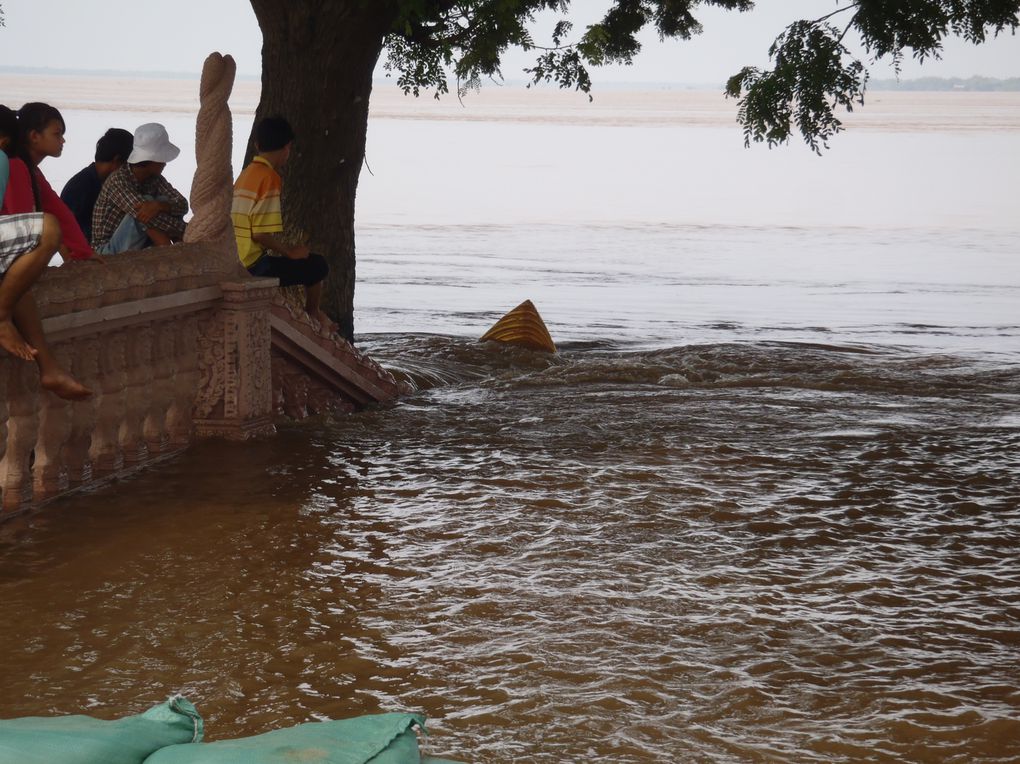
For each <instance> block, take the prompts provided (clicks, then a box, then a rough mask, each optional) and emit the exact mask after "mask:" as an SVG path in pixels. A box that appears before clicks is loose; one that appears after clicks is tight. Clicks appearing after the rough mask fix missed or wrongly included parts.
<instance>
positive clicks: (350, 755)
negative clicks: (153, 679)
mask: <svg viewBox="0 0 1020 764" xmlns="http://www.w3.org/2000/svg"><path fill="white" fill-rule="evenodd" d="M415 726H418V727H421V728H422V729H424V728H425V719H424V717H422V716H419V715H418V714H401V713H391V714H378V715H375V716H359V717H355V718H353V719H338V720H335V721H328V722H308V723H307V724H298V725H297V726H295V727H289V728H287V729H282V730H273V731H272V732H266V733H264V734H262V735H255V736H253V737H246V738H239V739H236V740H218V741H216V742H213V743H196V744H191V745H172V746H169V747H167V748H163V749H161V750H159V751H156V752H155V753H153V754H152V755H151V756H150V757H149V758H148V759H146V760H145V764H279V762H282V761H294V762H298V761H299V762H301V764H369V763H371V764H421V754H420V753H419V752H418V736H417V735H416V734H415V731H414V728H415Z"/></svg>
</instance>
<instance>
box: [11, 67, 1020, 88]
mask: <svg viewBox="0 0 1020 764" xmlns="http://www.w3.org/2000/svg"><path fill="white" fill-rule="evenodd" d="M0 74H8V75H39V76H46V77H96V78H107V77H116V78H120V79H123V78H125V77H129V78H131V79H139V80H195V81H197V80H199V79H200V77H201V74H200V73H199V72H170V71H119V70H114V69H66V68H49V67H42V66H3V65H0ZM237 79H238V80H239V81H247V82H258V81H259V80H260V79H261V75H257V74H238V75H237ZM374 83H375V84H376V85H393V84H395V80H393V79H392V78H387V77H379V78H376V79H375V80H374ZM527 84H528V83H527V81H526V80H513V79H508V80H505V81H504V82H503V85H505V86H511V87H523V86H525V85H527ZM553 87H554V86H539V88H540V89H547V88H548V89H553ZM724 87H725V83H722V82H688V83H683V82H651V81H649V82H641V81H634V82H599V81H598V78H597V77H596V78H595V79H594V83H593V89H594V91H596V92H598V91H600V90H602V91H615V90H645V91H647V90H722V89H723V88H724ZM868 90H872V91H890V90H903V91H919V92H920V91H923V92H971V93H994V92H1020V77H1010V78H1006V79H1001V78H995V77H979V76H976V75H975V76H973V77H966V78H964V77H917V78H914V79H909V80H895V79H892V80H890V79H882V80H871V81H870V82H868Z"/></svg>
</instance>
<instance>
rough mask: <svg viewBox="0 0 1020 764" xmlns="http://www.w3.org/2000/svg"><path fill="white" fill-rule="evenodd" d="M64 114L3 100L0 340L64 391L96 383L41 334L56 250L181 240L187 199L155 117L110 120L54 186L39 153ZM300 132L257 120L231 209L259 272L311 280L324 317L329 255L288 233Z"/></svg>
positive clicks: (79, 393) (98, 251)
mask: <svg viewBox="0 0 1020 764" xmlns="http://www.w3.org/2000/svg"><path fill="white" fill-rule="evenodd" d="M64 132H65V124H64V119H63V117H62V116H61V114H60V112H59V111H58V110H57V109H55V108H54V107H52V106H50V105H48V104H44V103H28V104H25V105H24V106H22V107H21V109H19V110H18V111H17V112H14V111H12V110H11V109H9V108H7V107H6V106H0V199H2V200H3V203H2V207H0V348H3V349H4V350H6V351H7V352H8V353H10V354H11V355H13V356H15V357H17V358H22V359H25V360H31V361H35V362H36V363H37V364H38V365H39V374H40V381H41V385H42V387H43V388H44V389H46V390H50V391H51V392H53V393H54V394H56V395H58V396H60V397H61V398H65V399H68V400H82V399H84V398H87V397H89V396H90V395H91V394H92V391H91V390H89V389H88V388H87V387H85V386H84V385H82V384H81V383H80V382H79V381H78V380H76V379H74V377H72V376H71V375H70V374H69V373H68V372H67V371H66V370H64V369H63V368H62V367H61V366H60V364H59V363H58V362H57V360H56V358H55V357H54V355H53V353H52V352H51V351H50V349H49V347H48V345H47V343H46V338H45V336H44V334H43V328H42V321H41V320H40V318H39V313H38V310H37V309H36V304H35V300H34V299H33V297H32V294H31V291H30V290H31V287H32V285H33V284H34V283H35V282H36V281H37V280H38V279H39V277H40V276H41V275H42V273H43V272H44V271H45V269H46V267H47V265H48V264H49V261H50V259H51V258H52V257H53V255H54V254H55V253H57V252H60V253H61V255H62V256H63V257H64V259H65V262H76V261H84V262H99V263H102V262H103V259H102V257H101V256H107V255H117V254H119V253H121V252H126V251H133V250H138V249H143V248H145V247H149V246H153V245H158V246H165V245H169V244H174V243H176V242H179V241H181V240H182V238H183V235H184V231H185V228H186V224H185V222H184V215H186V214H187V212H188V202H187V200H186V199H185V197H184V196H183V195H182V194H181V193H180V192H178V191H177V190H176V189H175V188H174V187H173V186H172V185H171V184H170V183H169V182H168V181H167V180H166V179H165V178H164V177H163V170H164V168H165V167H166V163H167V162H170V161H172V160H173V159H175V158H176V157H177V155H178V154H179V153H180V149H179V148H178V147H177V146H175V145H174V144H173V143H171V142H170V138H169V136H168V135H167V131H166V128H165V127H164V126H163V125H160V124H158V123H149V124H145V125H142V126H141V127H139V128H138V129H137V130H135V132H134V134H132V133H129V132H128V131H127V130H122V129H119V128H111V129H110V130H108V131H107V132H106V134H104V135H103V136H102V137H101V138H100V139H99V142H98V143H97V144H96V154H95V162H94V163H92V164H90V165H89V166H88V167H86V168H84V169H83V170H82V171H81V172H79V173H78V174H77V175H75V176H74V177H73V178H71V180H69V181H68V182H67V184H66V185H65V186H64V189H63V191H62V192H61V195H60V196H57V194H56V193H55V192H54V191H53V189H52V188H51V187H50V185H49V183H47V182H46V178H45V176H44V175H43V173H42V171H41V170H40V169H39V164H40V163H41V162H42V160H43V159H45V158H46V157H59V156H60V155H61V153H62V151H63V146H64ZM293 141H294V132H293V130H292V129H291V126H290V124H289V123H288V122H287V121H286V120H285V119H283V118H282V117H267V118H266V119H264V120H262V121H261V122H260V123H259V124H258V126H257V128H256V131H255V143H256V150H257V152H258V153H257V155H256V156H255V158H254V159H253V161H252V163H251V164H250V165H248V166H247V167H246V168H245V169H244V171H243V172H242V173H241V175H240V177H239V178H238V179H237V183H236V184H235V186H234V201H233V207H232V210H231V217H232V220H233V224H234V232H235V236H236V239H237V245H238V256H239V258H240V260H241V263H242V264H243V265H244V267H245V268H247V269H248V271H249V272H250V273H251V274H252V275H255V276H270V277H274V278H278V279H279V280H280V283H281V285H282V286H291V285H297V284H301V285H304V287H305V294H306V304H305V308H306V310H307V311H308V313H309V314H310V315H312V316H313V317H315V318H316V319H319V320H321V321H324V322H328V321H329V319H328V318H326V316H325V315H324V314H323V313H322V310H321V307H320V302H321V296H322V282H323V280H324V279H325V277H326V274H327V273H328V270H329V269H328V267H327V265H326V261H325V259H324V258H323V257H322V256H320V255H317V254H314V253H312V252H310V251H309V248H308V247H307V246H304V245H291V244H288V243H286V242H285V241H284V240H283V239H282V238H281V235H280V234H282V232H283V218H282V214H281V209H280V194H281V190H282V177H281V175H280V170H281V169H282V168H283V167H284V165H285V164H286V163H287V159H288V158H289V156H290V151H291V146H292V143H293Z"/></svg>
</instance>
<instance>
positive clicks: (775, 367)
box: [369, 335, 1020, 397]
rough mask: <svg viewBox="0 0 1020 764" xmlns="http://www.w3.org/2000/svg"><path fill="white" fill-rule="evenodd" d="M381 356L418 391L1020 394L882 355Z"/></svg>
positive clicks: (994, 369) (454, 351)
mask: <svg viewBox="0 0 1020 764" xmlns="http://www.w3.org/2000/svg"><path fill="white" fill-rule="evenodd" d="M369 347H370V348H371V352H372V354H373V355H374V356H376V357H377V358H379V359H380V361H382V362H383V364H384V365H386V366H387V367H388V368H389V369H390V370H391V371H392V372H393V373H395V374H396V375H397V376H398V377H401V378H402V379H404V380H406V381H407V382H409V383H410V384H411V386H412V387H413V388H414V389H415V390H419V391H421V390H428V389H432V388H436V387H444V386H450V385H460V384H484V385H487V386H488V385H498V386H504V387H506V386H511V387H520V388H527V387H558V388H569V387H576V388H583V387H592V386H610V385H616V386H620V385H639V386H641V385H651V386H658V387H665V388H678V389H706V390H709V389H724V388H763V389H765V388H795V389H802V390H815V391H828V392H847V393H852V392H860V393H871V394H879V393H884V394H890V395H893V394H895V395H910V396H952V397H955V396H967V395H984V394H1000V395H1003V394H1005V395H1010V394H1012V395H1020V368H1018V367H1017V366H1016V365H1015V364H996V363H992V362H989V361H987V360H985V361H982V362H977V361H975V360H973V359H969V358H962V357H958V356H953V355H949V354H944V353H935V354H917V353H906V352H903V351H900V350H897V349H895V348H888V347H877V346H870V347H869V346H863V345H861V346H853V345H826V344H822V343H817V342H812V343H798V342H779V341H766V342H756V343H755V342H748V343H719V344H696V345H680V346H675V347H669V348H662V349H652V350H648V349H631V348H629V347H628V346H627V345H626V344H623V343H613V342H596V341H590V342H576V343H567V344H564V345H562V346H561V347H560V352H559V353H557V354H555V355H550V354H545V353H537V352H534V351H530V350H526V349H522V348H517V347H513V346H509V345H501V344H499V343H492V342H487V343H482V342H478V341H476V340H469V339H464V338H459V337H449V336H441V335H410V336H409V335H400V336H397V335H376V336H375V337H373V338H372V339H371V340H369Z"/></svg>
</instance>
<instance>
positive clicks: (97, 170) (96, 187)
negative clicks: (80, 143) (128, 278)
mask: <svg viewBox="0 0 1020 764" xmlns="http://www.w3.org/2000/svg"><path fill="white" fill-rule="evenodd" d="M133 142H134V136H132V135H131V133H129V132H128V131H127V130H121V129H120V128H119V127H111V128H110V129H109V130H107V131H106V133H105V134H104V135H103V137H102V138H100V139H99V141H98V142H97V143H96V161H95V162H93V163H92V164H90V165H89V166H88V167H86V168H85V169H84V170H82V171H81V172H79V173H78V174H77V175H75V176H74V177H73V178H71V179H70V180H69V181H67V184H66V185H65V186H64V190H63V191H61V192H60V198H61V199H63V201H64V204H66V205H67V206H68V207H69V208H70V210H71V212H73V213H74V217H75V219H76V220H77V221H78V225H80V226H81V230H82V233H84V234H85V238H86V239H88V240H89V243H91V242H92V210H93V209H94V208H95V206H96V199H98V198H99V191H100V189H102V187H103V181H104V180H106V179H107V177H109V175H110V174H111V173H113V172H114V171H115V170H119V169H120V167H121V165H123V164H124V162H126V161H127V158H128V157H129V156H130V155H131V148H132V145H133Z"/></svg>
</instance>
